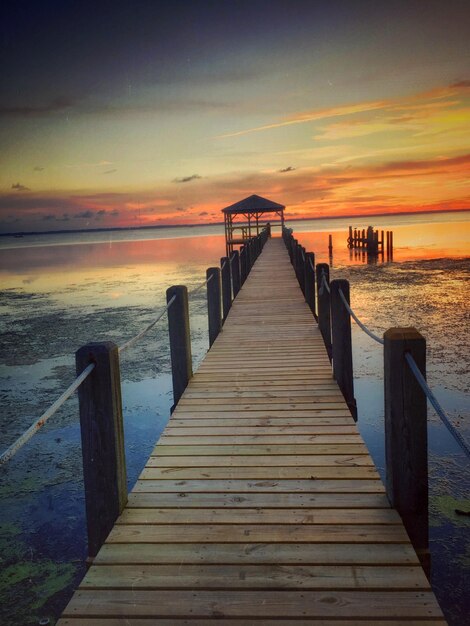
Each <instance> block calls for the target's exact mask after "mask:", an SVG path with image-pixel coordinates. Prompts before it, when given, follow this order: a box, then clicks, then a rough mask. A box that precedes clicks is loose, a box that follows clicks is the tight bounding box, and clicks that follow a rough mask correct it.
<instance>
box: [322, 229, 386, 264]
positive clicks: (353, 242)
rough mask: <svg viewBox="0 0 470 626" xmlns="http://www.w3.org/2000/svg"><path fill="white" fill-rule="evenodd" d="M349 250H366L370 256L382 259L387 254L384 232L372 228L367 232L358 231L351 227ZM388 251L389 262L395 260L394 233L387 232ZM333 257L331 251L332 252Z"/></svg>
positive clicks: (348, 240) (348, 241)
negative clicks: (378, 256) (379, 256)
mask: <svg viewBox="0 0 470 626" xmlns="http://www.w3.org/2000/svg"><path fill="white" fill-rule="evenodd" d="M347 243H348V248H351V249H353V248H354V249H356V250H364V251H365V252H366V253H367V254H368V255H371V256H377V255H379V254H381V255H382V257H383V256H384V254H385V240H384V231H383V230H382V231H380V237H379V231H378V230H374V229H373V228H372V226H369V227H368V228H367V231H366V230H364V229H362V231H361V230H358V229H356V228H354V229H353V228H352V226H349V235H348V239H347ZM386 246H387V248H386V251H387V260H393V232H392V231H388V230H387V232H386ZM330 256H331V251H330Z"/></svg>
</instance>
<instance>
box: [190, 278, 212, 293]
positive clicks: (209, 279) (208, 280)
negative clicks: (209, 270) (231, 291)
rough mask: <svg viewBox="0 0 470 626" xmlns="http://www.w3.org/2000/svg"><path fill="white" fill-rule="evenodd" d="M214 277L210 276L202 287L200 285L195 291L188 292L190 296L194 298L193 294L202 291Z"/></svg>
mask: <svg viewBox="0 0 470 626" xmlns="http://www.w3.org/2000/svg"><path fill="white" fill-rule="evenodd" d="M213 277H214V274H211V275H210V276H209V278H207V279H206V280H205V281H204V282H202V283H201V284H200V285H198V286H197V287H195V288H194V289H192V290H191V291H188V296H192V295H193V294H195V293H197V292H198V291H199V290H200V289H202V288H203V287H205V286H206V285H207V284H208V283H209V282H210V281H211V280H212V279H213Z"/></svg>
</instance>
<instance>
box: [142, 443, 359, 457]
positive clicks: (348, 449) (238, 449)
mask: <svg viewBox="0 0 470 626" xmlns="http://www.w3.org/2000/svg"><path fill="white" fill-rule="evenodd" d="M361 453H362V454H367V448H366V447H365V445H364V444H363V443H348V444H346V443H338V444H332V443H316V444H314V443H309V444H291V445H283V444H271V445H261V444H259V445H255V444H239V445H236V444H226V445H212V446H204V445H193V446H191V445H180V446H175V445H164V446H161V445H157V446H156V447H155V449H154V450H153V452H152V456H179V455H181V456H189V455H192V456H206V455H212V456H219V455H221V456H225V455H234V456H235V455H238V456H248V455H256V456H260V455H263V454H265V455H267V456H271V455H282V454H287V455H292V454H294V455H295V454H298V455H299V456H301V455H303V454H354V455H355V454H361Z"/></svg>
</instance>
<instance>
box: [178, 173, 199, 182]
mask: <svg viewBox="0 0 470 626" xmlns="http://www.w3.org/2000/svg"><path fill="white" fill-rule="evenodd" d="M198 178H202V176H199V174H193V175H192V176H184V177H183V178H175V179H174V180H173V182H174V183H189V182H191V181H192V180H197V179H198Z"/></svg>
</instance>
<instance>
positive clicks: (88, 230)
mask: <svg viewBox="0 0 470 626" xmlns="http://www.w3.org/2000/svg"><path fill="white" fill-rule="evenodd" d="M466 211H470V207H468V208H466V209H438V210H434V211H433V210H431V211H429V210H428V211H426V210H424V211H397V212H396V213H393V212H385V213H383V212H382V213H360V214H353V213H348V214H346V215H329V216H325V215H321V216H316V217H293V218H291V219H284V223H286V222H307V221H311V220H338V219H347V218H365V217H386V216H388V215H390V216H397V215H431V214H432V215H434V214H436V213H465V212H466ZM269 221H270V223H274V224H280V223H281V220H269ZM223 225H224V222H223V221H221V222H196V223H187V224H153V225H145V226H105V227H102V228H75V229H74V228H70V229H66V230H62V229H61V230H30V231H14V232H5V233H3V232H0V237H15V236H18V235H20V236H23V237H24V236H28V235H66V234H70V233H101V232H111V231H116V230H119V231H122V230H150V229H153V228H195V227H198V226H202V227H205V226H223Z"/></svg>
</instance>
